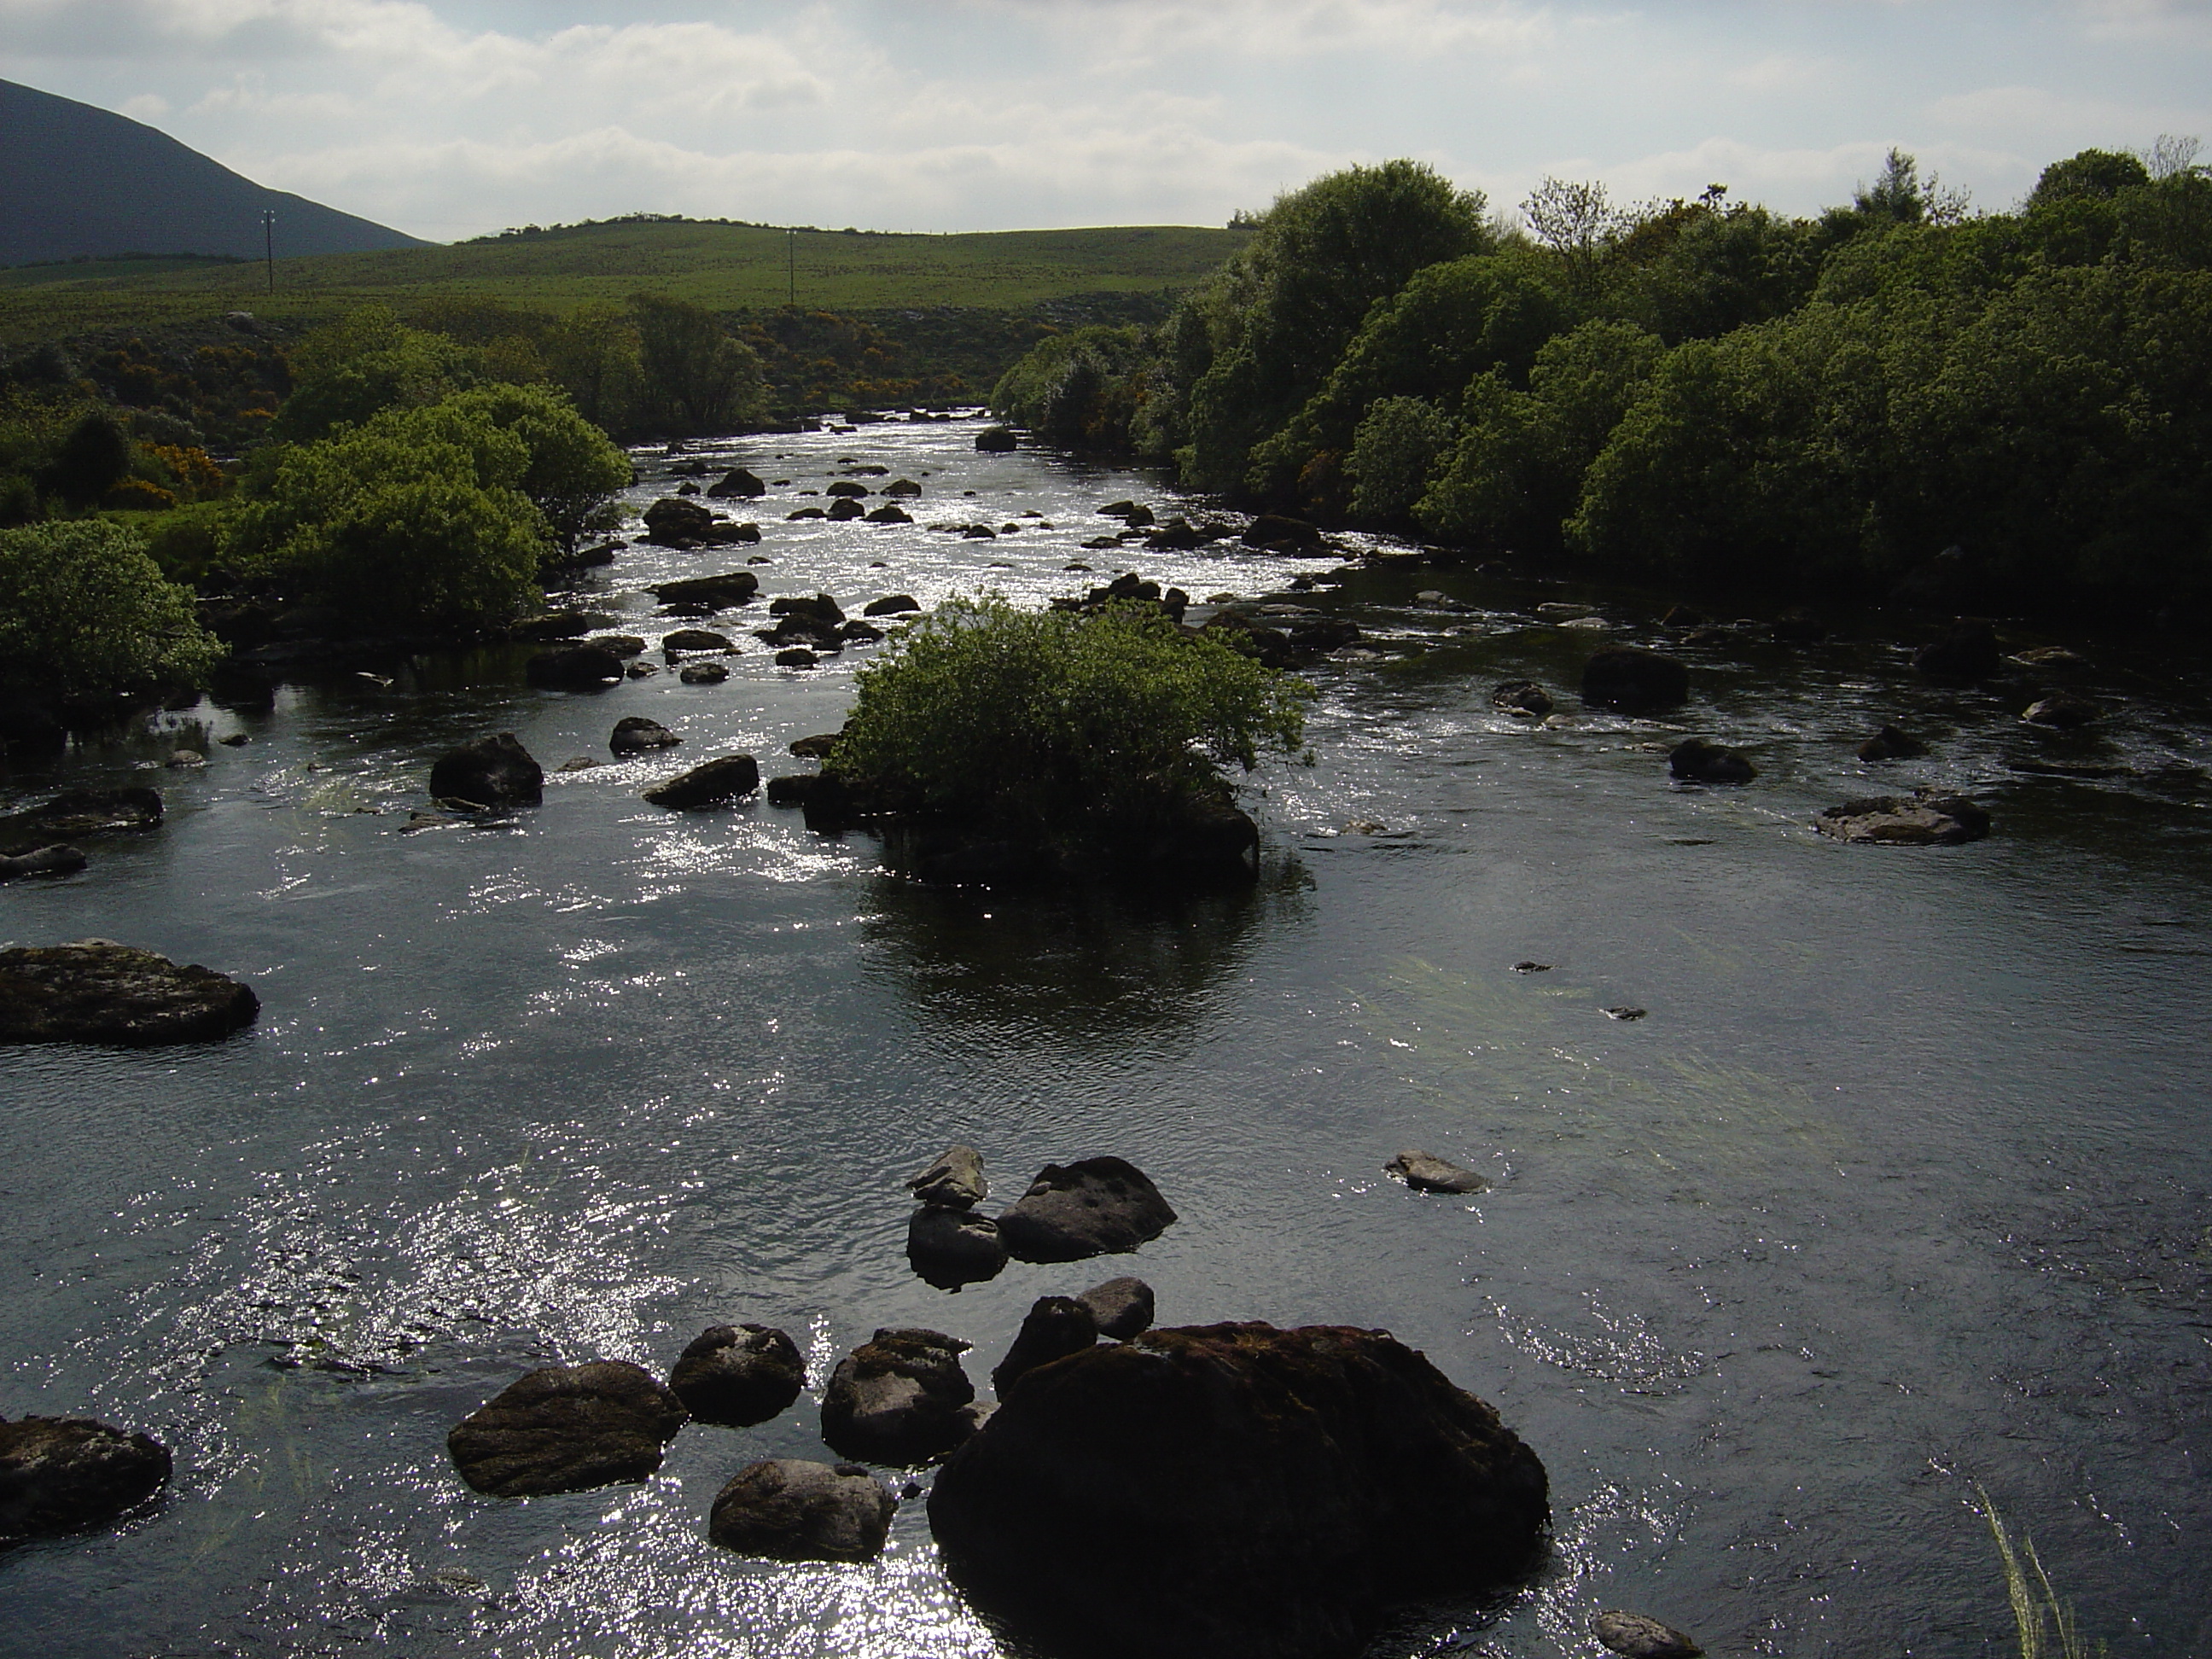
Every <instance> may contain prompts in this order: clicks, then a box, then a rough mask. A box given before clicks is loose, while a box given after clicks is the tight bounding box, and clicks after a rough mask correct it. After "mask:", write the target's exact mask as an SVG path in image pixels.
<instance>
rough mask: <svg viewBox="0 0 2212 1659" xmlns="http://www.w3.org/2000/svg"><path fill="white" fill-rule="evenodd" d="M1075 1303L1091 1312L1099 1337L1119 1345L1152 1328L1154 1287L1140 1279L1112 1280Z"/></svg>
mask: <svg viewBox="0 0 2212 1659" xmlns="http://www.w3.org/2000/svg"><path fill="white" fill-rule="evenodd" d="M1075 1299H1076V1300H1077V1301H1078V1302H1080V1303H1081V1304H1083V1305H1084V1306H1085V1307H1086V1308H1088V1309H1090V1310H1091V1322H1092V1323H1093V1324H1094V1325H1096V1326H1097V1328H1098V1334H1099V1335H1101V1336H1104V1337H1110V1338H1112V1339H1113V1340H1115V1341H1116V1342H1127V1340H1129V1339H1130V1338H1131V1337H1133V1336H1135V1335H1137V1334H1139V1333H1140V1332H1144V1331H1148V1330H1150V1329H1151V1328H1152V1315H1153V1311H1154V1308H1153V1299H1152V1286H1151V1285H1147V1284H1146V1283H1145V1281H1144V1280H1143V1279H1108V1280H1107V1281H1106V1282H1105V1283H1104V1284H1103V1285H1092V1286H1091V1288H1090V1289H1089V1290H1087V1291H1084V1293H1083V1294H1082V1295H1081V1296H1079V1297H1076V1298H1075Z"/></svg>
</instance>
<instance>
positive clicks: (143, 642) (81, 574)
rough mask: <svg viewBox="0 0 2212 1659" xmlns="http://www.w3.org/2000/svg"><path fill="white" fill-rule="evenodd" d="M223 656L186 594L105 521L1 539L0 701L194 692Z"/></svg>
mask: <svg viewBox="0 0 2212 1659" xmlns="http://www.w3.org/2000/svg"><path fill="white" fill-rule="evenodd" d="M222 654H223V653H222V646H221V645H220V644H219V643H218V642H217V641H216V640H215V639H214V638H213V637H212V636H210V635H209V634H208V633H207V632H206V631H205V630H204V629H202V628H201V627H200V625H199V623H197V621H196V620H195V619H194V617H193V614H192V594H191V590H190V589H188V588H185V587H181V586H178V585H177V584H176V583H174V582H173V581H170V580H168V579H167V577H165V576H163V575H162V574H161V569H160V568H159V567H158V566H157V565H155V562H154V561H153V560H152V559H150V558H149V557H148V556H147V554H146V549H145V544H144V543H143V541H142V540H141V539H140V538H138V536H137V535H136V534H135V533H134V532H131V531H129V530H126V529H125V528H123V527H122V526H118V525H115V524H111V523H108V522H106V520H99V519H84V520H74V521H69V522H58V523H56V522H50V523H46V524H36V525H26V526H21V527H20V528H17V529H14V530H0V691H5V692H7V693H9V694H12V695H26V696H40V697H53V698H56V699H58V700H60V701H64V702H68V701H74V700H77V699H82V698H88V697H97V696H110V695H113V694H116V693H121V692H133V691H146V690H158V689H161V688H163V687H168V686H174V685H179V684H181V685H196V684H199V683H200V681H201V680H202V679H203V678H204V676H205V675H206V673H207V671H209V670H210V668H212V667H213V666H214V665H215V664H216V661H217V660H218V659H221V657H222Z"/></svg>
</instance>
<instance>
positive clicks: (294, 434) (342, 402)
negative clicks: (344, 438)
mask: <svg viewBox="0 0 2212 1659" xmlns="http://www.w3.org/2000/svg"><path fill="white" fill-rule="evenodd" d="M291 367H292V380H293V389H292V395H291V396H290V397H289V398H286V399H285V400H284V404H283V408H281V409H279V410H277V411H276V420H275V421H274V422H272V423H271V424H270V435H272V436H273V437H276V438H277V439H280V440H283V441H287V442H292V443H304V442H307V441H312V440H313V439H317V438H321V437H325V436H327V435H329V434H330V433H331V430H332V429H333V428H336V427H338V426H340V425H353V426H358V425H359V424H361V423H362V422H364V421H367V420H368V419H369V418H370V417H371V416H374V415H377V414H379V413H380V412H382V411H383V410H387V409H419V408H421V407H422V406H424V405H425V404H434V403H436V402H437V401H438V400H439V399H440V398H445V397H447V396H450V395H451V394H452V393H453V392H455V391H458V390H459V388H461V387H463V386H468V385H471V384H472V383H473V382H474V380H476V379H477V376H476V374H475V372H474V370H473V369H472V368H471V366H470V364H469V362H468V360H467V355H466V354H465V352H464V351H463V349H461V348H460V347H459V346H458V345H456V344H455V343H453V341H451V340H448V339H446V338H444V337H441V336H439V335H436V334H431V333H428V332H425V331H423V330H421V329H415V328H410V327H408V326H407V325H405V324H404V323H402V322H401V321H400V320H399V319H398V315H397V314H396V313H394V312H393V311H392V308H391V307H389V306H381V305H372V306H363V307H361V308H360V309H358V310H356V311H353V312H350V313H348V314H347V315H346V316H345V318H344V319H343V320H341V321H339V322H336V323H331V324H329V325H326V326H325V327H322V328H319V329H317V330H315V331H313V333H311V334H309V335H308V336H307V337H306V338H305V339H303V340H301V342H300V343H299V345H298V347H297V348H295V349H294V351H293V352H292V355H291Z"/></svg>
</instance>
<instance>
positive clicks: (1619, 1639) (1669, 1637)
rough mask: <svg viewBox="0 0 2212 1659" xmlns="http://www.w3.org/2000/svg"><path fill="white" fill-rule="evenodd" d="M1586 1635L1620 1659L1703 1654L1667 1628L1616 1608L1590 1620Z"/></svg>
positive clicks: (1687, 1658) (1686, 1657) (1685, 1657)
mask: <svg viewBox="0 0 2212 1659" xmlns="http://www.w3.org/2000/svg"><path fill="white" fill-rule="evenodd" d="M1590 1634H1591V1635H1592V1636H1595V1637H1596V1638H1597V1639H1598V1640H1599V1641H1600V1642H1601V1643H1603V1644H1605V1645H1606V1646H1607V1647H1608V1648H1611V1649H1612V1650H1613V1651H1614V1652H1615V1653H1618V1654H1620V1655H1622V1656H1624V1659H1698V1656H1699V1655H1700V1654H1702V1653H1704V1652H1705V1650H1704V1649H1703V1648H1701V1647H1699V1645H1698V1644H1696V1643H1695V1642H1693V1641H1692V1640H1691V1639H1690V1638H1688V1637H1686V1636H1685V1635H1683V1634H1682V1632H1680V1631H1678V1630H1676V1629H1674V1628H1673V1627H1672V1626H1668V1625H1662V1624H1661V1623H1660V1622H1659V1621H1658V1620H1656V1619H1650V1618H1647V1617H1645V1616H1644V1614H1643V1613H1623V1612H1621V1611H1620V1610H1619V1609H1618V1608H1615V1609H1613V1610H1611V1611H1609V1612H1606V1613H1600V1614H1598V1616H1597V1617H1596V1618H1595V1619H1594V1620H1591V1621H1590Z"/></svg>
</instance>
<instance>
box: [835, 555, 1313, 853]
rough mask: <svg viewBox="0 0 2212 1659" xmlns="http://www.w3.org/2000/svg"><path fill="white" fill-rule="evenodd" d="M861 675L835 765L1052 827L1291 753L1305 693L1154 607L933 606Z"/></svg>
mask: <svg viewBox="0 0 2212 1659" xmlns="http://www.w3.org/2000/svg"><path fill="white" fill-rule="evenodd" d="M855 679H856V683H857V687H858V690H859V694H860V695H859V698H858V701H857V702H856V703H855V704H854V710H853V714H852V717H851V718H850V720H848V722H847V723H846V726H845V732H844V736H843V738H842V740H841V741H840V742H839V744H838V746H837V750H836V755H835V757H833V759H832V761H831V763H830V765H831V768H832V769H833V770H835V771H837V772H840V773H843V774H846V775H849V776H852V777H855V778H858V779H863V780H866V781H868V782H869V783H871V784H872V785H875V786H878V787H885V788H888V789H890V790H891V791H893V792H895V793H904V794H908V795H911V796H912V797H914V798H915V799H919V800H920V801H921V803H922V805H924V806H926V807H927V808H928V809H930V810H933V811H939V812H943V813H945V814H947V815H949V816H953V817H962V818H968V819H974V820H989V821H992V822H993V823H1001V824H1004V825H1006V827H1007V828H1008V829H1012V830H1016V831H1023V830H1026V831H1028V832H1030V833H1034V834H1040V835H1047V836H1051V835H1061V834H1070V833H1073V834H1078V835H1079V834H1081V833H1083V832H1084V831H1085V830H1087V829H1088V830H1099V829H1111V828H1112V827H1114V826H1115V825H1117V824H1121V823H1128V822H1132V821H1139V820H1142V819H1144V818H1146V817H1148V816H1149V815H1152V814H1154V813H1157V812H1158V811H1159V810H1160V809H1161V807H1162V805H1163V804H1166V805H1170V806H1171V805H1173V804H1174V803H1175V801H1176V799H1177V798H1178V797H1179V796H1182V795H1185V794H1187V793H1188V792H1190V791H1193V790H1214V791H1218V789H1219V788H1220V787H1222V775H1223V769H1225V768H1226V767H1228V766H1231V765H1236V766H1238V767H1242V768H1243V769H1247V770H1249V769H1251V768H1252V767H1253V766H1255V765H1256V764H1257V763H1258V762H1259V758H1260V757H1261V754H1262V753H1264V752H1270V751H1273V752H1279V753H1291V752H1293V751H1295V750H1297V747H1298V745H1299V744H1300V742H1301V741H1302V740H1303V735H1304V713H1303V705H1304V702H1305V700H1306V699H1308V698H1310V696H1312V695H1313V694H1312V692H1311V690H1310V689H1309V688H1308V687H1307V686H1305V685H1304V684H1303V683H1302V682H1300V681H1297V680H1294V679H1291V678H1286V677H1285V676H1284V675H1282V674H1280V673H1279V672H1277V671H1273V670H1272V669H1267V668H1263V667H1262V666H1261V665H1260V664H1259V663H1257V662H1256V661H1255V660H1254V659H1251V658H1250V657H1248V656H1246V655H1243V653H1240V652H1238V651H1237V650H1235V649H1234V648H1232V647H1230V646H1227V645H1224V644H1219V643H1217V642H1216V641H1212V640H1208V639H1196V640H1193V639H1188V638H1186V637H1185V636H1184V635H1182V631H1181V630H1180V629H1178V627H1177V626H1176V623H1174V622H1172V621H1171V620H1170V619H1169V618H1168V617H1167V616H1166V615H1165V614H1164V613H1163V612H1161V611H1158V610H1154V609H1149V608H1144V609H1140V608H1137V607H1122V606H1112V607H1109V608H1108V609H1106V610H1105V611H1099V612H1096V613H1091V614H1082V613H1075V612H1069V611H1043V612H1036V611H1018V610H1016V609H1015V608H1014V607H1013V606H1012V605H1009V604H1008V603H1007V602H1006V601H1005V600H1004V599H996V598H987V599H954V600H951V601H948V602H947V603H945V604H944V605H939V607H938V608H937V610H935V611H933V612H931V613H930V614H929V615H928V616H927V617H923V618H922V619H921V621H920V622H918V623H915V624H914V625H913V626H912V627H910V628H908V629H905V630H903V631H902V633H900V634H898V635H895V636H894V637H893V640H892V641H891V643H890V645H889V646H887V647H885V650H884V654H883V655H882V656H880V657H878V659H877V660H876V661H874V662H872V663H871V664H869V665H867V666H866V667H865V668H863V669H862V670H860V673H859V674H858V675H857V676H856V677H855Z"/></svg>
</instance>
